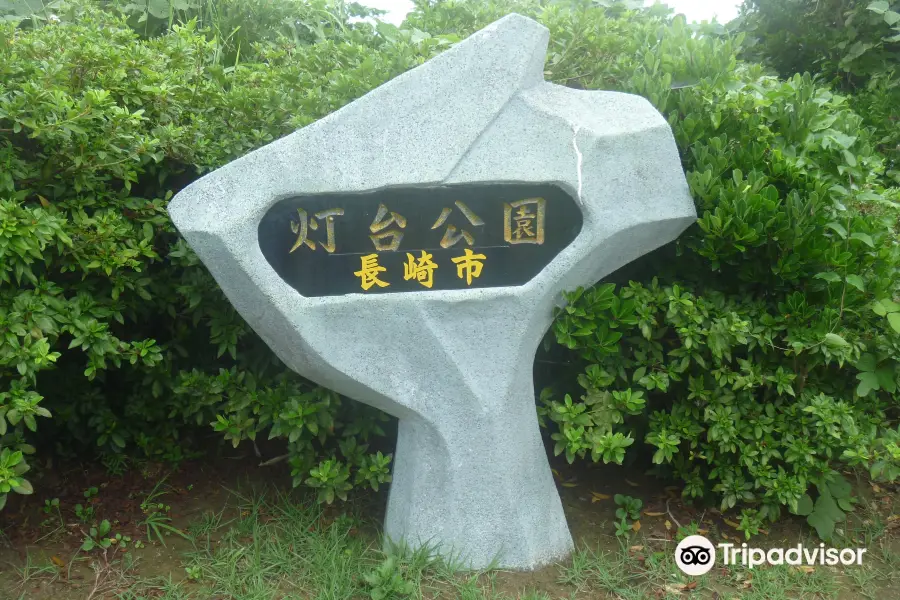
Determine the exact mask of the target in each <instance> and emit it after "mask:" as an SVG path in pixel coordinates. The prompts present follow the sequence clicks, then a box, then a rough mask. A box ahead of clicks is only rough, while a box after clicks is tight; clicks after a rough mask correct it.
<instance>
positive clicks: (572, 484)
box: [561, 481, 578, 488]
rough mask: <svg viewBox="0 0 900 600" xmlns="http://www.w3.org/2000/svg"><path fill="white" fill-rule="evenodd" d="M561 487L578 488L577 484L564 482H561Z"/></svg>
mask: <svg viewBox="0 0 900 600" xmlns="http://www.w3.org/2000/svg"><path fill="white" fill-rule="evenodd" d="M561 485H562V486H563V487H565V488H573V487H578V484H577V483H572V482H571V481H564V482H562V484H561Z"/></svg>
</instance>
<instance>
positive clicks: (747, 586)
mask: <svg viewBox="0 0 900 600" xmlns="http://www.w3.org/2000/svg"><path fill="white" fill-rule="evenodd" d="M741 586H742V587H743V588H744V589H745V590H749V589H750V588H752V587H753V582H752V581H750V580H749V579H748V580H747V581H744V582H743V583H741Z"/></svg>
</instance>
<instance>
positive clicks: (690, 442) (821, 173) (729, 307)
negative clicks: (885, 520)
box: [413, 2, 900, 532]
mask: <svg viewBox="0 0 900 600" xmlns="http://www.w3.org/2000/svg"><path fill="white" fill-rule="evenodd" d="M513 6H514V7H515V9H516V10H517V11H519V12H525V13H528V14H532V15H535V16H537V17H538V18H539V19H540V20H541V21H542V22H544V23H545V24H546V25H548V27H550V30H551V37H550V39H551V50H550V55H549V60H548V65H547V71H548V76H549V77H550V78H552V79H553V80H555V81H557V82H560V83H564V84H567V85H574V86H577V87H583V88H588V89H591V88H601V89H617V90H622V91H626V92H632V93H638V94H641V95H643V96H645V97H647V98H648V99H650V100H651V101H652V102H653V103H654V104H655V105H656V106H657V108H659V109H660V111H662V112H663V114H664V115H666V116H667V117H668V120H669V122H670V124H671V125H672V128H673V131H674V133H675V137H676V140H677V142H678V145H679V148H680V149H681V152H682V157H683V162H684V165H685V169H686V172H687V178H688V182H689V184H690V188H691V192H692V195H693V196H694V199H695V201H696V202H697V208H698V212H699V216H700V218H699V220H698V223H697V226H696V227H693V228H691V229H690V230H689V231H688V232H687V233H686V234H685V235H684V236H682V238H681V239H680V240H679V241H678V242H677V244H676V245H675V248H674V253H673V252H672V250H673V249H663V250H661V251H660V252H657V253H656V254H655V256H652V257H650V258H649V259H647V260H645V261H643V265H641V266H638V267H635V266H632V267H628V268H626V272H625V273H624V274H623V273H619V274H616V275H615V277H616V278H618V279H624V280H625V281H627V280H628V272H629V270H630V271H631V272H634V273H637V272H638V271H639V270H640V271H642V272H644V273H651V274H653V275H655V277H654V276H653V275H651V276H643V277H642V279H641V280H640V281H632V282H631V283H630V284H628V285H625V286H621V287H616V286H615V285H613V284H604V285H600V286H597V287H595V288H593V289H591V290H578V291H575V292H573V293H571V294H569V295H568V302H567V306H566V308H565V309H563V310H561V311H560V313H559V316H558V318H557V320H556V322H555V325H554V330H553V334H554V337H555V339H556V340H557V341H558V342H560V343H561V344H563V345H564V346H566V347H567V348H569V349H570V350H573V351H575V352H576V353H577V356H578V357H579V358H580V359H581V361H582V366H583V370H582V373H581V374H580V376H578V378H577V381H578V384H579V386H580V388H581V391H580V392H579V391H576V390H573V389H571V387H570V384H569V383H568V382H567V381H563V382H562V383H561V385H557V386H556V387H557V388H559V387H562V388H564V389H565V390H566V391H568V392H569V393H568V394H566V395H565V396H564V398H562V399H561V400H560V399H559V398H560V394H557V393H554V392H552V391H547V390H545V392H544V393H543V394H542V395H541V408H540V414H541V417H542V421H543V423H544V424H545V425H547V426H552V427H553V429H555V433H554V434H553V438H554V440H555V442H556V443H555V451H556V453H557V454H560V453H565V455H566V456H567V458H568V459H569V461H570V462H571V461H573V460H576V459H578V458H585V459H587V458H588V457H590V459H591V460H594V461H597V460H603V461H604V462H617V463H620V462H622V461H623V460H625V459H626V458H627V457H626V454H627V453H628V452H629V451H630V450H633V449H635V448H638V447H639V446H638V445H637V444H634V442H636V441H639V442H643V443H644V444H647V445H649V446H650V447H651V448H652V450H653V456H652V462H653V463H655V464H656V465H657V470H658V471H659V472H660V473H661V474H664V475H668V476H670V477H674V478H676V479H678V480H681V481H683V482H684V484H685V487H684V495H685V496H686V497H687V498H689V499H691V498H698V499H699V498H703V499H706V498H716V499H717V500H718V502H719V504H720V505H721V508H723V509H728V508H732V507H736V506H744V507H746V508H745V510H744V512H743V514H742V524H743V529H745V530H746V531H748V532H750V531H755V530H758V528H759V525H760V524H761V523H762V522H763V521H764V520H769V519H775V518H777V517H778V516H779V515H780V514H781V513H782V508H783V507H787V508H789V509H790V510H792V511H794V512H797V511H798V510H799V509H803V508H805V506H800V507H798V503H799V502H801V500H803V499H804V498H807V499H808V498H809V496H807V495H806V494H807V493H808V492H810V493H815V490H816V488H818V489H819V490H823V489H826V490H827V489H831V487H830V486H834V485H835V484H834V483H833V482H834V481H837V477H836V476H835V474H834V471H835V469H838V468H841V466H842V465H867V466H871V467H872V468H873V475H884V474H887V471H889V470H890V471H891V473H892V474H893V475H894V476H895V475H896V468H897V463H896V460H897V453H896V434H887V433H886V432H885V428H886V427H887V425H888V424H889V423H890V421H889V420H888V416H887V415H888V414H889V411H893V410H895V408H896V405H897V401H898V394H897V381H898V368H897V366H898V360H900V335H898V334H900V327H895V326H893V325H892V324H891V322H889V321H888V320H887V319H886V315H887V313H888V310H889V309H890V310H892V307H893V305H892V304H890V302H891V300H892V299H895V298H896V296H897V292H898V290H897V284H898V281H900V279H898V277H897V274H898V273H897V267H898V264H900V260H898V259H900V255H898V245H897V235H896V233H897V225H898V216H900V213H898V210H897V208H898V202H897V201H898V200H900V193H898V190H897V189H896V188H886V187H885V185H888V184H889V182H890V179H889V178H888V177H887V176H886V175H887V173H886V168H885V162H886V160H885V157H884V155H883V154H881V153H880V152H879V148H880V139H879V135H880V133H879V131H878V130H877V129H875V128H873V127H867V126H866V123H865V122H864V121H863V119H862V118H861V117H860V116H859V115H858V114H856V113H855V112H853V110H852V108H851V106H852V105H853V104H852V102H851V101H850V99H849V98H848V97H847V96H845V95H841V94H839V93H837V92H836V91H835V90H834V89H833V88H830V87H829V86H828V85H827V84H825V83H822V82H819V81H816V80H814V79H813V78H812V77H810V76H808V75H806V76H800V75H797V76H793V77H791V78H789V79H787V80H782V79H778V78H777V77H774V76H771V75H769V74H768V73H767V71H766V70H765V69H764V68H762V67H761V66H759V65H755V64H748V63H743V62H741V61H740V60H738V52H739V51H740V50H741V49H742V47H743V46H742V44H743V41H744V35H743V34H733V33H729V32H728V31H726V29H725V28H722V27H720V26H716V25H710V26H700V27H688V26H686V25H685V24H684V23H683V22H682V21H680V20H674V21H673V20H671V19H669V18H668V17H667V15H666V12H665V10H664V9H660V8H659V7H656V8H654V9H652V10H649V11H643V12H640V13H638V12H631V11H627V10H626V11H620V13H619V16H618V17H617V18H610V15H609V12H608V11H606V10H604V9H603V8H597V7H590V6H588V5H586V4H580V3H579V4H578V5H577V7H578V8H577V10H570V9H569V8H567V7H563V6H560V5H559V4H550V5H546V6H540V5H536V4H520V3H516V4H515V5H510V4H502V5H497V4H492V5H491V6H490V7H487V6H484V5H479V4H472V3H449V2H448V3H440V4H438V5H436V6H434V7H426V8H423V9H422V12H423V13H424V15H422V16H417V17H414V19H413V23H414V24H415V25H416V26H417V27H420V28H424V29H426V30H428V31H431V32H438V31H439V32H447V31H457V32H460V31H462V32H463V33H465V32H468V31H470V30H472V29H477V28H478V27H479V26H481V25H483V24H486V23H487V22H489V21H491V20H493V19H494V18H496V17H498V16H500V15H501V14H502V13H504V12H508V11H509V10H510V9H511V8H513ZM429 19H434V21H435V22H437V23H438V24H439V27H438V28H437V29H435V28H434V27H433V26H431V25H430V22H429ZM673 254H674V255H673ZM885 307H890V308H885ZM895 321H896V320H895ZM876 372H877V375H876ZM573 398H578V399H577V400H576V399H573ZM886 435H887V437H885V436H886ZM876 465H877V466H876ZM807 514H808V513H807ZM832 516H833V515H832ZM832 523H833V521H832ZM825 529H827V528H826V527H824V525H823V526H822V527H821V530H822V531H823V532H824V531H825Z"/></svg>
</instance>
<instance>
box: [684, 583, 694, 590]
mask: <svg viewBox="0 0 900 600" xmlns="http://www.w3.org/2000/svg"><path fill="white" fill-rule="evenodd" d="M696 587H697V582H696V581H692V582H690V583H688V584H687V585H685V586H684V589H686V590H693V589H696Z"/></svg>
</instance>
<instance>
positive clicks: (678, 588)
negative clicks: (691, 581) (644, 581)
mask: <svg viewBox="0 0 900 600" xmlns="http://www.w3.org/2000/svg"><path fill="white" fill-rule="evenodd" d="M686 588H687V586H686V585H685V584H683V583H670V584H669V585H667V586H666V591H667V592H669V593H670V594H675V595H676V596H680V595H681V592H683V591H684V590H685V589H686Z"/></svg>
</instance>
